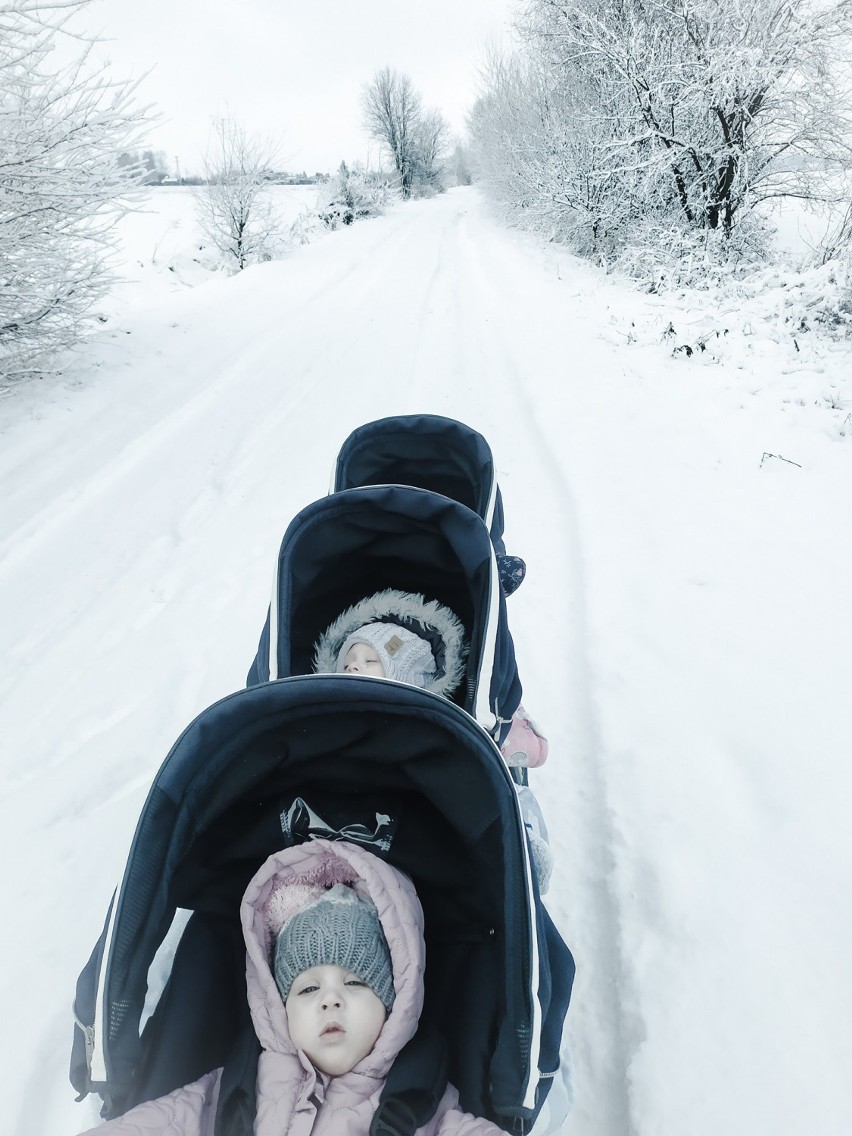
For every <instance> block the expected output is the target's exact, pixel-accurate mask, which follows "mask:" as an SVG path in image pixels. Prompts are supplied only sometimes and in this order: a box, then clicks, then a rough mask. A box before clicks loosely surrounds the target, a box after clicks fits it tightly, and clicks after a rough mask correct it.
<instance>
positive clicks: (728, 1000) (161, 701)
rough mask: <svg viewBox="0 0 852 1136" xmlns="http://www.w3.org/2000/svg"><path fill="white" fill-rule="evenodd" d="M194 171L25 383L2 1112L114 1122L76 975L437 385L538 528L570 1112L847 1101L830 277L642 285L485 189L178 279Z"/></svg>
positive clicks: (443, 403) (843, 722)
mask: <svg viewBox="0 0 852 1136" xmlns="http://www.w3.org/2000/svg"><path fill="white" fill-rule="evenodd" d="M161 192H164V191H161ZM171 192H172V191H165V192H164V196H163V197H162V198H161V197H160V195H159V194H157V195H156V202H157V203H158V205H159V202H160V201H162V202H163V203H164V204H163V209H164V210H165V209H166V208H172V207H174V208H175V213H174V214H169V216H168V217H167V218H165V215H164V219H165V220H166V222H167V224H166V228H165V234H163V233H161V231H160V229H159V228H158V227H157V225H156V224H155V219H154V218H153V217H150V216H149V217H148V219H147V220H146V221H145V222H144V224H143V222H142V221H140V222H139V224H138V225H136V224H135V223H132V224H131V225H130V227H129V229H128V232H127V235H126V238H125V239H126V241H127V246H126V247H127V248H128V250H130V248H131V247H133V248H135V250H136V251H134V252H133V253H132V254H131V253H130V251H128V261H129V263H128V272H127V276H128V279H129V280H132V279H137V280H141V281H142V282H141V283H139V284H138V286H137V288H136V289H135V290H133V289H131V288H130V284H129V283H128V284H127V285H123V286H122V287H123V289H124V291H123V292H122V294H121V296H120V297H119V296H116V297H114V299H113V304H112V307H111V308H110V309H109V310H110V312H111V316H110V319H109V321H108V322H107V323H106V324H105V325H104V329H103V331H102V332H100V333H99V334H98V335H97V336H95V337H94V338H93V339H92V340H91V341H90V342H89V343H88V344H87V345H86V346H85V348H84V349H82V350H81V351H80V352H79V353H78V354H77V356H76V357H75V359H74V361H73V363H72V364H71V365H70V366H69V368H68V369H67V370H66V372H65V374H64V375H63V376H62V377H61V378H60V379H56V380H45V381H44V382H41V383H37V384H32V385H30V386H25V387H21V388H19V389H16V390H13V391H11V392H10V393H6V395H5V397H3V398H2V399H0V418H2V424H0V484H2V491H3V494H2V502H3V503H2V522H0V627H2V645H3V651H2V672H0V706H2V721H0V746H2V759H0V760H2V765H0V768H2V786H0V842H2V843H0V880H2V896H3V901H4V903H3V907H4V918H3V924H4V927H5V932H4V942H5V952H4V963H5V965H4V966H3V969H2V993H1V994H0V1005H2V1006H3V1009H4V1014H5V1020H6V1028H5V1029H4V1030H3V1031H2V1041H0V1064H2V1067H3V1069H4V1071H5V1073H4V1083H5V1085H6V1094H5V1114H6V1116H7V1118H8V1119H9V1121H10V1124H11V1129H10V1130H11V1131H12V1132H14V1133H19V1134H20V1136H36V1134H38V1136H46V1134H49V1136H60V1134H63V1133H64V1134H67V1136H71V1134H72V1133H74V1132H78V1131H80V1130H81V1129H84V1128H85V1127H87V1126H88V1125H89V1124H91V1123H93V1122H94V1112H93V1109H92V1102H91V1099H90V1100H88V1101H86V1102H85V1103H83V1104H75V1103H74V1101H73V1094H72V1092H71V1090H70V1087H69V1085H68V1083H67V1079H66V1068H67V1061H68V1053H69V1047H70V1038H71V1014H70V1002H71V997H72V993H73V988H74V982H75V980H76V976H77V974H78V972H79V970H80V969H81V967H82V965H83V964H84V962H85V960H86V958H87V957H88V954H89V951H90V949H91V946H92V944H93V943H94V941H95V939H96V937H97V935H98V934H99V932H100V928H101V924H102V920H103V916H104V912H105V910H106V906H107V904H108V902H109V897H110V895H111V892H112V889H113V887H114V885H115V883H116V880H117V877H118V875H119V873H120V871H121V869H122V867H123V864H124V857H125V854H126V849H127V845H128V842H129V839H130V837H131V835H132V830H133V826H134V823H135V819H136V816H137V814H138V811H139V808H140V806H141V804H142V802H143V800H144V797H145V793H146V789H147V786H148V784H149V782H150V779H151V777H152V775H153V773H154V772H155V770H156V769H157V767H158V765H159V763H160V761H161V760H162V758H163V757H164V756H165V754H166V752H167V751H168V749H169V747H170V746H171V744H172V742H173V741H174V739H175V738H176V737H177V735H178V734H179V732H180V731H181V730H182V728H183V727H184V726H185V725H186V724H187V722H189V721H190V719H191V718H192V717H194V716H195V714H196V713H198V712H199V711H200V710H201V709H203V708H204V707H205V706H207V705H208V704H209V703H210V702H212V701H214V700H215V699H217V698H219V697H220V696H221V695H223V694H226V693H228V692H230V691H231V690H234V689H236V688H238V687H240V686H242V684H243V681H244V677H245V672H246V670H247V668H248V665H249V663H250V661H251V659H252V657H253V654H254V650H255V646H256V642H257V636H258V634H259V632H260V628H261V625H262V623H263V618H264V615H265V611H266V605H267V601H268V589H269V584H270V580H271V573H272V567H273V560H274V557H275V553H276V550H277V547H278V543H279V540H280V537H281V534H282V532H283V530H284V528H285V527H286V525H287V523H288V521H289V520H290V518H291V517H292V515H293V514H294V513H295V512H296V511H297V510H298V509H299V508H301V507H302V506H303V505H305V504H306V503H308V502H309V501H311V500H313V499H314V498H316V497H318V496H321V495H322V494H323V493H324V492H325V491H326V489H327V485H328V480H329V475H330V471H331V465H332V461H333V458H334V456H335V454H336V451H337V449H338V447H339V445H340V443H341V442H342V441H343V439H344V438H345V437H346V435H347V434H348V433H349V431H350V430H351V429H353V428H354V427H355V426H356V425H358V424H360V423H362V422H365V421H368V420H370V419H372V418H376V417H380V416H383V415H386V414H392V413H412V412H417V411H427V412H434V413H439V414H446V415H450V416H452V417H456V418H460V419H462V420H463V421H465V422H467V423H469V424H470V425H472V426H474V427H475V428H477V429H479V430H480V431H482V433H484V434H485V436H486V437H487V438H488V439H489V441H490V442H491V445H492V448H493V450H494V452H495V456H496V459H497V463H498V467H499V473H500V480H501V485H502V488H503V493H504V500H505V505H506V517H507V525H506V532H507V545H508V549H509V551H510V552H517V553H519V554H521V555H523V556H524V557H525V558H526V559H527V562H528V576H527V580H526V582H525V584H524V586H523V587H522V588H521V589H520V591H519V592H518V593H517V595H515V596H513V597H512V598H511V600H510V601H509V617H510V623H511V626H512V629H513V633H514V636H515V641H516V648H517V654H518V658H519V663H520V668H521V676H522V679H523V682H524V692H525V694H524V702H525V704H526V706H527V708H528V709H529V710H530V711H531V712H532V713H533V714H534V715H535V717H536V718H537V719H538V720H539V721H540V722H541V724H542V725H543V727H544V728H545V732H546V733H548V734H549V736H550V741H551V757H550V760H549V762H548V764H547V765H546V766H545V767H544V768H543V769H541V770H539V771H536V772H535V773H534V774H533V775H532V783H533V785H534V786H535V788H536V789H537V791H538V792H539V794H540V796H541V798H542V800H543V802H544V806H545V811H546V817H547V820H548V823H549V825H550V829H551V836H552V838H553V843H554V845H555V849H556V854H557V868H556V875H555V881H554V884H553V886H552V888H551V892H550V894H549V896H548V901H549V905H550V907H551V910H552V913H553V915H554V918H555V919H556V921H557V923H558V924H559V926H560V927H561V929H562V931H563V934H564V936H565V938H566V939H567V941H568V942H569V943H570V945H571V947H572V949H573V950H574V953H575V955H576V959H577V965H578V977H577V984H576V987H575V995H574V1002H573V1006H572V1010H571V1013H570V1020H571V1032H572V1038H573V1049H574V1056H575V1063H576V1080H577V1091H578V1099H577V1104H576V1108H575V1111H574V1113H573V1116H572V1117H571V1118H570V1120H569V1122H568V1124H567V1125H566V1128H565V1131H566V1133H570V1134H572V1136H628V1134H629V1136H721V1134H723V1133H724V1136H764V1134H765V1136H770V1134H771V1136H780V1134H783V1136H787V1134H790V1136H792V1134H796V1136H798V1134H802V1133H809V1134H810V1133H814V1134H817V1133H818V1134H819V1136H846V1134H848V1133H849V1132H850V1131H852V1101H850V1096H849V1092H848V1088H847V1081H848V1071H849V1069H850V1068H852V1031H850V1028H849V1023H850V1021H852V968H850V965H849V961H848V953H849V943H850V942H852V888H850V880H852V839H850V835H849V828H848V827H847V826H848V824H849V819H848V818H849V815H850V808H852V772H850V765H852V762H850V756H852V754H851V753H850V751H852V662H850V642H852V604H851V603H850V599H849V586H850V585H849V581H850V579H852V493H850V482H852V380H850V375H852V345H851V344H850V340H849V339H848V338H847V339H845V340H844V339H843V338H841V337H839V336H834V337H831V336H828V335H826V334H824V333H823V332H821V331H819V330H818V328H817V327H816V324H815V323H814V318H813V316H814V312H818V311H821V310H822V309H823V308H824V307H825V304H824V301H825V299H826V297H827V298H828V299H829V300H830V301H831V303H836V302H839V301H838V299H837V298H838V296H839V292H837V291H836V289H837V287H838V280H837V279H835V281H834V283H832V282H831V281H829V280H828V276H827V275H826V273H824V272H823V273H822V275H820V274H819V273H812V274H810V275H809V276H806V277H802V278H799V279H798V280H797V281H793V280H792V278H787V277H786V276H785V274H784V273H783V272H779V271H776V270H772V271H769V270H767V274H766V277H765V279H764V280H763V281H762V282H761V286H760V287H759V288H750V289H747V288H744V287H739V288H734V287H733V286H731V287H730V288H729V289H727V290H726V291H724V292H720V293H715V294H711V295H709V296H706V297H704V298H703V299H696V298H695V297H688V296H684V297H680V298H666V297H660V296H643V295H639V294H637V293H635V292H633V291H631V290H630V289H629V288H627V287H625V286H623V285H622V284H620V283H619V282H618V281H615V280H612V279H609V278H607V277H605V276H603V275H602V274H601V273H600V272H598V271H597V270H596V269H594V268H592V267H590V266H588V265H586V264H582V263H578V262H577V261H575V260H574V259H573V258H572V257H571V256H570V255H569V254H568V253H567V252H565V251H564V250H561V249H558V248H556V247H555V246H548V247H546V248H543V247H541V246H539V245H537V244H536V243H535V241H533V240H532V239H528V238H525V237H522V236H519V235H518V234H514V233H509V232H506V231H505V230H503V229H501V228H500V227H499V226H498V225H497V224H495V222H493V221H492V220H491V219H489V217H488V215H487V214H486V212H485V210H484V209H483V206H482V204H481V202H480V200H479V198H478V196H477V193H476V192H475V191H474V190H471V189H459V190H454V191H451V192H450V193H448V194H446V195H444V196H443V197H440V198H436V199H435V200H432V201H425V202H418V203H412V204H409V205H407V206H405V207H401V208H398V209H397V210H396V211H394V212H393V213H392V214H390V215H389V216H387V217H384V218H381V219H379V220H376V221H371V222H365V223H362V224H359V225H356V226H353V227H352V228H351V229H346V230H343V231H340V232H337V233H332V234H328V235H326V236H323V237H322V238H321V239H319V240H317V241H316V242H314V243H313V244H310V245H308V246H306V247H303V248H300V249H298V250H296V251H294V252H293V253H292V254H291V255H289V256H288V257H287V258H286V259H285V260H283V261H279V262H273V263H269V264H265V265H261V266H259V267H256V268H253V269H250V270H249V271H247V272H245V273H243V274H242V275H241V276H239V277H238V278H225V277H223V276H215V277H213V278H211V279H209V280H208V281H207V282H205V283H202V284H200V285H199V286H197V287H194V288H186V287H183V286H180V285H179V284H178V285H177V286H176V285H175V280H174V279H173V277H175V276H176V274H175V273H174V272H169V268H168V263H166V262H168V261H169V259H170V258H171V257H182V256H183V254H184V252H185V250H186V248H187V247H188V246H189V243H190V242H187V243H186V245H185V244H184V242H183V234H184V233H185V232H186V231H187V229H188V227H189V226H190V225H191V220H190V219H189V218H188V216H187V214H186V213H184V212H182V211H181V210H180V208H179V207H178V206H177V202H178V201H179V200H180V199H179V198H177V197H172V196H170V193H171ZM311 192H313V191H312V190H311ZM166 203H169V204H168V205H166ZM145 225H149V228H148V229H147V230H145V229H144V226H145ZM160 236H162V237H163V240H162V242H161V243H160V244H159V245H158V243H157V242H158V240H159V238H160ZM134 242H135V244H134ZM167 246H168V255H166V251H167ZM155 249H159V252H155V251H154V250H155ZM131 258H135V267H134V265H133V264H132V263H130V261H131ZM181 263H185V262H184V261H181ZM146 282H147V283H146ZM832 290H834V291H832ZM119 301H120V302H119ZM829 306H830V305H829ZM686 346H689V347H690V351H691V353H689V352H687V351H686V350H685V347H686Z"/></svg>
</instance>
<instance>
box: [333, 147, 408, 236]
mask: <svg viewBox="0 0 852 1136" xmlns="http://www.w3.org/2000/svg"><path fill="white" fill-rule="evenodd" d="M394 197H395V192H394V189H393V186H392V185H391V184H390V182H389V181H388V179H387V178H386V177H385V176H384V175H382V174H375V173H370V172H369V171H367V170H350V169H349V167H348V166H347V165H346V163H345V162H341V163H340V167H339V169H338V171H337V173H336V174H335V176H334V177H333V178H332V179H331V180H330V181H329V182H328V183H327V184H326V185H325V186H324V187H323V190H322V192H321V195H320V200H319V203H318V205H317V215H318V217H319V219H320V221H321V222H322V224H323V225H324V226H325V227H326V228H327V229H339V228H340V226H341V225H351V224H352V223H353V221H358V220H361V219H362V218H365V217H376V216H378V215H379V214H381V213H384V212H385V210H386V209H387V208H388V205H389V204H390V203H391V201H392V200H393V199H394Z"/></svg>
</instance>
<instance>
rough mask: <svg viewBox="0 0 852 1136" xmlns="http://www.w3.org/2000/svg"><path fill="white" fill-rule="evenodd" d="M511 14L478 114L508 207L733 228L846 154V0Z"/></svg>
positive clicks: (799, 189) (691, 1)
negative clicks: (513, 56) (516, 38)
mask: <svg viewBox="0 0 852 1136" xmlns="http://www.w3.org/2000/svg"><path fill="white" fill-rule="evenodd" d="M520 27H521V31H522V34H523V36H524V40H525V45H526V50H525V52H524V53H523V54H522V56H521V57H520V58H519V59H518V60H515V61H511V63H509V64H505V63H504V64H503V65H502V66H499V67H494V66H492V67H491V68H490V69H489V72H488V75H487V81H486V89H485V93H484V95H483V98H482V99H481V100H480V102H479V104H478V105H477V107H476V109H475V111H474V114H473V117H472V128H473V133H474V137H475V140H476V148H477V154H478V161H479V165H480V167H481V168H482V169H484V170H485V171H486V176H487V177H490V178H491V179H492V181H493V182H498V181H500V180H501V179H502V181H503V182H504V183H505V182H508V183H510V186H511V188H512V189H513V191H514V194H515V200H514V202H513V204H512V206H511V208H513V209H515V210H516V211H517V210H518V209H520V208H522V209H524V210H531V211H532V214H533V215H539V216H541V215H547V216H549V217H550V218H551V219H552V221H553V222H554V223H555V224H556V225H557V226H559V225H562V226H564V227H565V228H567V229H569V230H570V229H572V228H576V227H577V225H578V224H580V223H581V222H582V223H585V224H586V227H587V233H588V234H597V239H598V240H600V239H601V238H602V236H603V235H604V234H605V235H606V238H607V239H608V240H609V241H611V242H612V243H614V244H615V245H618V244H619V243H621V242H623V241H625V240H627V239H629V237H630V235H631V231H632V230H633V229H634V228H635V227H637V226H640V225H641V224H643V223H645V222H646V221H647V220H648V219H657V220H658V221H663V220H668V221H671V222H675V223H677V224H679V225H680V226H681V227H682V228H683V229H684V230H690V229H692V230H698V231H700V230H706V231H719V232H721V233H723V234H724V235H728V236H730V234H731V233H732V231H733V228H734V226H735V224H736V222H737V220H738V219H739V218H740V217H741V216H744V215H745V214H747V213H748V212H749V211H750V210H751V209H753V207H754V206H755V205H756V204H757V203H758V202H760V201H761V200H765V199H766V198H769V197H772V196H779V195H784V194H791V195H796V196H810V197H819V196H822V195H823V194H825V192H826V179H825V178H824V177H823V176H822V175H823V174H824V173H825V172H826V171H830V170H831V169H832V168H833V169H837V168H838V167H839V166H840V165H841V164H843V163H848V162H849V159H850V156H852V149H850V140H852V115H850V103H849V90H848V69H844V68H845V65H846V64H847V63H848V56H849V46H850V34H852V2H851V0H803V2H801V3H797V4H793V3H790V2H789V0H654V2H653V3H649V2H648V0H595V2H594V3H592V2H591V0H530V2H529V3H528V4H527V6H526V8H525V11H524V16H523V19H522V21H521V24H520ZM513 90H514V92H515V96H516V102H515V103H514V105H513V102H512V97H511V95H512V91H513ZM501 164H505V165H506V166H507V170H508V172H507V173H504V174H502V175H501V174H500V173H499V167H500V165H501ZM521 198H523V199H524V200H523V204H521V201H520V199H521ZM583 219H584V221H583Z"/></svg>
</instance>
